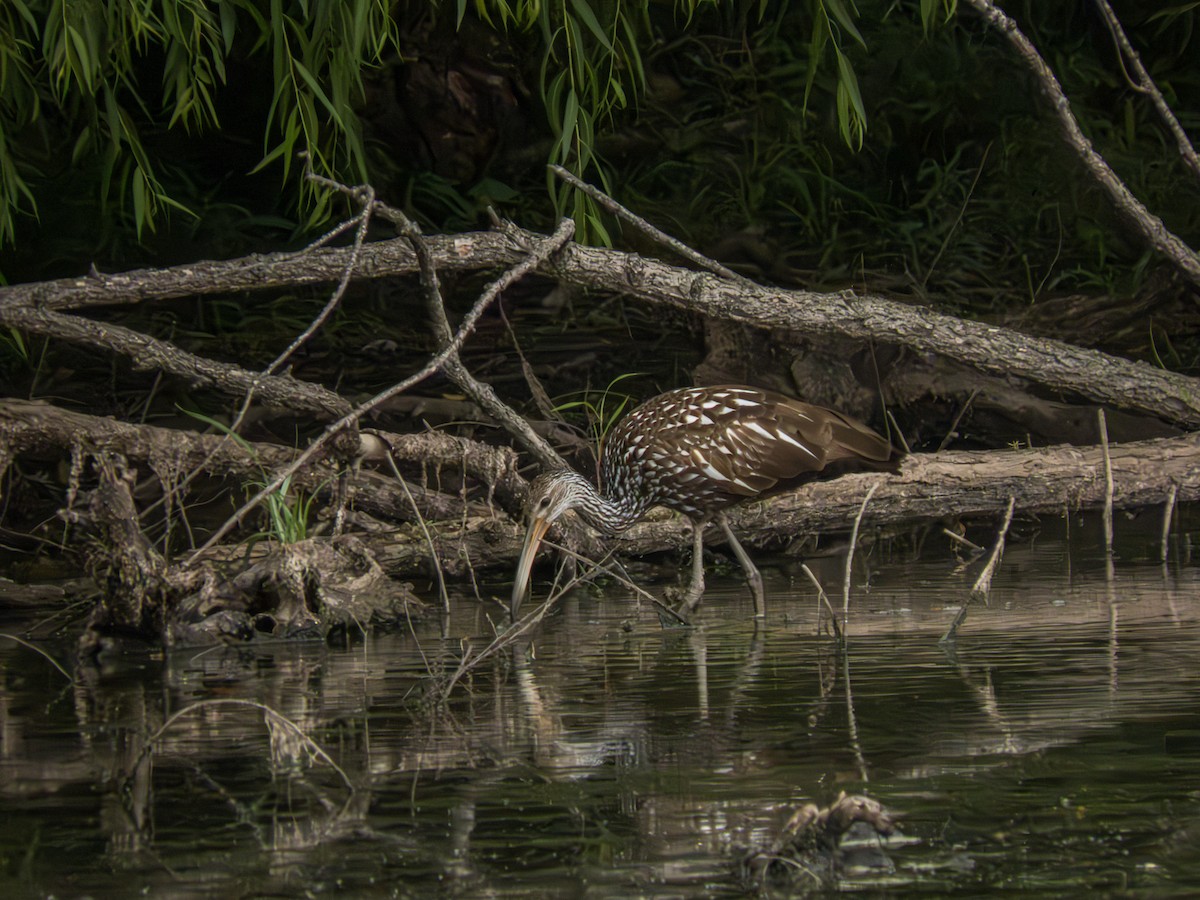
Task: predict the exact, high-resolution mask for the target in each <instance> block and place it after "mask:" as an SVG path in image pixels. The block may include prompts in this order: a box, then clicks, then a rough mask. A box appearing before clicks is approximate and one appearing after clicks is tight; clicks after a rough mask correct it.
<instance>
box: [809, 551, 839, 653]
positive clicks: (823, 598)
mask: <svg viewBox="0 0 1200 900" xmlns="http://www.w3.org/2000/svg"><path fill="white" fill-rule="evenodd" d="M800 571H801V572H803V573H804V574H805V575H807V576H808V580H809V581H811V582H812V583H813V586H814V587H815V588H816V589H817V635H818V636H819V635H820V634H821V604H822V603H824V604H825V608H826V609H827V610H829V621H830V623H831V624H832V625H833V636H834V639H835V640H838V641H840V640H841V639H842V629H841V626H840V625H838V620H837V613H835V612H834V611H833V604H832V603H830V602H829V595H828V594H826V593H825V588H823V587H821V582H819V581H818V580H817V576H816V575H814V574H813V570H812V569H810V568H809V567H808V563H801V564H800Z"/></svg>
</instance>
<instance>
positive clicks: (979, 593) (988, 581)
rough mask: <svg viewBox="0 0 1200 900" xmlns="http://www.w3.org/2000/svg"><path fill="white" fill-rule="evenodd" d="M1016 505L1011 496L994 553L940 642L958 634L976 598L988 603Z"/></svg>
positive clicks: (951, 638)
mask: <svg viewBox="0 0 1200 900" xmlns="http://www.w3.org/2000/svg"><path fill="white" fill-rule="evenodd" d="M1016 506H1017V498H1016V497H1013V496H1010V497H1009V498H1008V509H1007V510H1005V512H1004V522H1003V523H1002V524H1001V525H1000V530H999V532H997V534H996V544H995V546H993V547H992V555H991V557H989V558H988V561H987V565H985V566H984V567H983V571H982V572H980V573H979V577H978V578H976V579H975V586H974V587H972V588H971V593H970V595H969V596H968V597H967V599H966V600H964V601H963V605H962V606H960V607H959V609H958V615H956V616H955V617H954V621H953V622H951V623H950V627H949V628H947V629H946V633H945V634H943V635H942V636H941V638H940V639H939V643H948V642H949V641H953V640H954V639H955V638H956V637H957V636H958V629H959V626H960V625H962V623H963V622H965V621H966V619H967V610H969V609H970V608H971V603H973V602H974V601H976V600H980V601H982V602H984V603H987V599H988V595H989V594H990V593H991V591H992V576H993V575H995V574H996V569H997V568H999V566H1000V558H1001V557H1002V556H1003V555H1004V541H1005V539H1006V538H1007V536H1008V528H1009V526H1010V525H1012V518H1013V510H1014V509H1016Z"/></svg>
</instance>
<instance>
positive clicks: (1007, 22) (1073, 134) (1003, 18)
mask: <svg viewBox="0 0 1200 900" xmlns="http://www.w3.org/2000/svg"><path fill="white" fill-rule="evenodd" d="M965 2H966V4H967V5H968V6H970V7H971V8H972V9H974V10H975V11H976V12H977V13H979V14H980V15H981V16H983V18H984V19H985V20H986V21H987V22H989V23H990V24H992V25H993V26H995V27H996V28H997V29H999V30H1000V32H1001V33H1002V34H1003V35H1004V36H1005V37H1006V38H1007V39H1008V41H1009V43H1011V44H1012V45H1013V47H1014V48H1015V49H1016V51H1017V56H1018V57H1019V58H1020V59H1021V62H1023V63H1024V64H1025V67H1026V68H1027V69H1029V70H1030V71H1031V72H1032V73H1033V76H1034V78H1036V79H1037V81H1038V83H1039V85H1040V86H1041V88H1042V91H1043V93H1045V95H1046V96H1047V97H1048V98H1049V99H1050V104H1051V106H1052V107H1053V110H1054V114H1055V116H1056V117H1057V118H1058V124H1059V127H1060V128H1061V129H1062V131H1063V136H1064V138H1065V139H1066V142H1067V145H1068V146H1069V147H1070V148H1071V149H1072V150H1074V151H1075V154H1076V155H1077V156H1078V157H1079V158H1080V160H1081V161H1082V163H1083V166H1084V170H1085V171H1086V172H1087V173H1088V174H1090V175H1091V176H1092V178H1093V179H1095V181H1097V182H1098V183H1099V184H1100V186H1101V187H1102V188H1103V189H1104V190H1105V191H1106V192H1107V193H1108V195H1109V197H1110V198H1111V199H1112V201H1113V204H1114V205H1115V206H1116V208H1117V210H1118V211H1119V212H1120V213H1122V214H1123V215H1124V216H1125V217H1126V218H1127V219H1128V220H1129V221H1130V223H1131V224H1132V225H1133V227H1134V228H1135V229H1136V230H1137V231H1138V232H1139V233H1140V234H1141V235H1142V237H1143V238H1144V239H1145V241H1146V242H1147V243H1148V244H1149V245H1150V246H1151V247H1153V248H1154V249H1155V250H1157V251H1158V252H1159V253H1161V254H1162V255H1163V256H1165V257H1167V259H1169V260H1170V261H1171V262H1172V263H1174V264H1175V266H1176V268H1178V269H1179V270H1180V271H1181V272H1182V273H1183V274H1184V275H1185V276H1186V277H1187V278H1188V279H1189V280H1190V281H1191V282H1192V283H1193V284H1198V285H1200V255H1198V254H1197V253H1196V251H1195V250H1193V249H1192V248H1191V247H1190V246H1188V245H1187V244H1186V243H1185V242H1184V241H1182V240H1181V239H1180V238H1179V237H1178V236H1176V235H1175V234H1173V233H1172V232H1171V231H1169V230H1168V229H1167V226H1166V225H1164V224H1163V221H1162V219H1160V218H1159V217H1158V216H1156V215H1154V214H1153V213H1151V212H1150V210H1148V209H1146V207H1145V206H1144V205H1143V204H1142V203H1141V201H1139V200H1138V199H1137V197H1135V196H1134V195H1133V193H1132V192H1131V191H1130V190H1129V188H1128V187H1126V186H1125V183H1124V182H1123V181H1121V179H1120V178H1119V177H1118V176H1117V174H1116V173H1115V172H1114V171H1113V170H1112V168H1111V167H1110V166H1109V164H1108V163H1107V162H1106V161H1105V159H1104V157H1102V156H1101V155H1100V154H1099V153H1097V152H1096V150H1095V148H1094V147H1093V146H1092V143H1091V141H1089V140H1088V139H1087V137H1086V136H1085V135H1084V133H1083V131H1082V130H1081V129H1080V127H1079V122H1078V121H1076V119H1075V116H1074V114H1072V112H1071V103H1070V101H1069V100H1068V99H1067V95H1066V94H1065V93H1064V92H1063V89H1062V85H1060V84H1059V83H1058V79H1057V78H1055V77H1054V72H1053V71H1052V70H1051V69H1050V67H1049V66H1048V65H1046V61H1045V60H1043V59H1042V57H1041V55H1040V54H1039V53H1038V51H1037V48H1035V47H1034V46H1033V44H1032V43H1031V42H1030V40H1029V39H1028V38H1027V37H1025V35H1024V34H1023V33H1022V32H1021V30H1020V29H1019V28H1018V27H1017V23H1016V22H1014V21H1013V20H1012V19H1010V18H1009V17H1008V16H1007V15H1005V13H1004V12H1003V11H1002V10H1001V9H999V8H998V7H997V6H996V4H995V3H993V2H992V0H965Z"/></svg>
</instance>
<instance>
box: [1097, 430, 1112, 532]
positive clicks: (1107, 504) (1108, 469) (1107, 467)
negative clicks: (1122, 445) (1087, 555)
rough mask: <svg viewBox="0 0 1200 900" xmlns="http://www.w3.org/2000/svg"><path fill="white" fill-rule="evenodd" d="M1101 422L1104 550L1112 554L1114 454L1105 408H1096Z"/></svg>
mask: <svg viewBox="0 0 1200 900" xmlns="http://www.w3.org/2000/svg"><path fill="white" fill-rule="evenodd" d="M1096 418H1097V419H1098V420H1099V423H1100V450H1101V452H1102V453H1103V454H1104V552H1105V553H1107V554H1108V555H1109V556H1112V550H1113V468H1112V455H1111V454H1110V453H1109V451H1108V423H1107V422H1106V421H1105V419H1104V410H1103V409H1098V410H1096Z"/></svg>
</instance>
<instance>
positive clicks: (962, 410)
mask: <svg viewBox="0 0 1200 900" xmlns="http://www.w3.org/2000/svg"><path fill="white" fill-rule="evenodd" d="M978 396H979V388H975V390H973V391H971V393H970V395H969V396H968V397H967V399H966V400H965V401H964V402H963V405H962V406H960V407H959V408H958V415H956V416H955V417H954V421H953V422H951V423H950V427H949V428H948V429H947V430H946V436H945V437H944V438H942V442H941V443H940V444H938V448H937V452H938V453H941V452H942V451H943V450H945V449H946V447H947V446H949V444H950V442H951V441H952V440H954V438H956V437H958V432H957V431H956V429H957V428H958V423H959V422H961V421H962V417H963V416H965V415H966V414H967V410H968V409H970V408H971V404H972V403H974V402H975V398H976V397H978Z"/></svg>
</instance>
